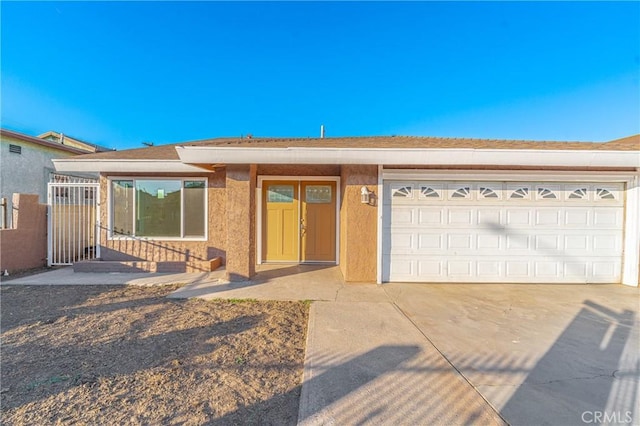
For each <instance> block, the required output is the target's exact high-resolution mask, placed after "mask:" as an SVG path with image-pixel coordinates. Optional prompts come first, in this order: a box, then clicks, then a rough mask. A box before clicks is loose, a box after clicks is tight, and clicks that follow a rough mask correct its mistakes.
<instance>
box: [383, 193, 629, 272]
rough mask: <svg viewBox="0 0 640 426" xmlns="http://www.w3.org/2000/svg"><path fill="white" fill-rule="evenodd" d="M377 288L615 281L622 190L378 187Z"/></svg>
mask: <svg viewBox="0 0 640 426" xmlns="http://www.w3.org/2000/svg"><path fill="white" fill-rule="evenodd" d="M383 194H384V197H383V205H382V253H381V254H382V281H385V282H389V281H391V282H393V281H395V282H464V283H500V282H512V283H513V282H517V283H618V282H620V281H621V279H622V258H623V228H624V183H620V182H562V181H552V182H551V181H538V182H536V181H457V180H437V181H431V180H385V181H384V189H383Z"/></svg>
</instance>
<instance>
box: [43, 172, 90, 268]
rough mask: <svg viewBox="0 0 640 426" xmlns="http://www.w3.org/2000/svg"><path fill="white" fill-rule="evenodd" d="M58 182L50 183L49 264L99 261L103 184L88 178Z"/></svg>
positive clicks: (58, 178)
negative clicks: (97, 259)
mask: <svg viewBox="0 0 640 426" xmlns="http://www.w3.org/2000/svg"><path fill="white" fill-rule="evenodd" d="M55 180H56V181H54V182H50V183H49V184H48V224H47V226H48V228H47V234H48V235H47V240H48V241H47V242H48V255H47V264H48V265H49V266H52V265H71V264H73V263H74V262H78V261H81V260H91V259H96V258H99V257H100V229H99V222H100V220H99V219H100V202H99V201H100V184H99V183H97V182H95V181H90V180H88V179H76V180H80V181H76V182H68V181H67V182H64V180H67V179H60V176H57V179H55ZM61 180H62V181H63V182H60V181H61ZM68 180H72V179H68Z"/></svg>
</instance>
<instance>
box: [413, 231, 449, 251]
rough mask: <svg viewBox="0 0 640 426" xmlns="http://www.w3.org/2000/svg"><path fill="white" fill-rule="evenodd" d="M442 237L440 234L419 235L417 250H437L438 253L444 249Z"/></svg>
mask: <svg viewBox="0 0 640 426" xmlns="http://www.w3.org/2000/svg"><path fill="white" fill-rule="evenodd" d="M443 240H444V235H441V234H435V233H434V234H419V236H418V250H420V251H424V250H437V252H440V251H441V250H443V249H444V248H445V247H444V243H443Z"/></svg>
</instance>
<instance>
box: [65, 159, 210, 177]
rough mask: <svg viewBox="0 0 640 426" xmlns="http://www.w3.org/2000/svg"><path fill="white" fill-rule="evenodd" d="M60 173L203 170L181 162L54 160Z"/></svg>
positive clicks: (189, 171)
mask: <svg viewBox="0 0 640 426" xmlns="http://www.w3.org/2000/svg"><path fill="white" fill-rule="evenodd" d="M53 166H54V167H55V169H56V171H58V172H96V173H193V172H200V173H201V172H202V171H203V170H202V168H201V167H198V166H193V165H191V164H185V163H183V162H182V161H180V160H97V159H96V160H90V159H80V158H75V159H72V158H69V159H67V158H61V159H57V160H53Z"/></svg>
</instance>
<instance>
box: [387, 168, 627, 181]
mask: <svg viewBox="0 0 640 426" xmlns="http://www.w3.org/2000/svg"><path fill="white" fill-rule="evenodd" d="M637 175H638V172H632V171H629V172H599V171H545V170H530V171H529V170H513V171H511V170H441V169H438V170H428V169H425V170H416V169H385V170H383V171H382V177H383V179H384V180H394V179H397V180H421V179H424V180H447V181H449V180H451V181H485V180H487V181H505V182H509V181H514V182H515V181H522V182H526V181H536V182H555V181H562V182H628V181H629V180H630V179H633V176H637Z"/></svg>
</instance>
